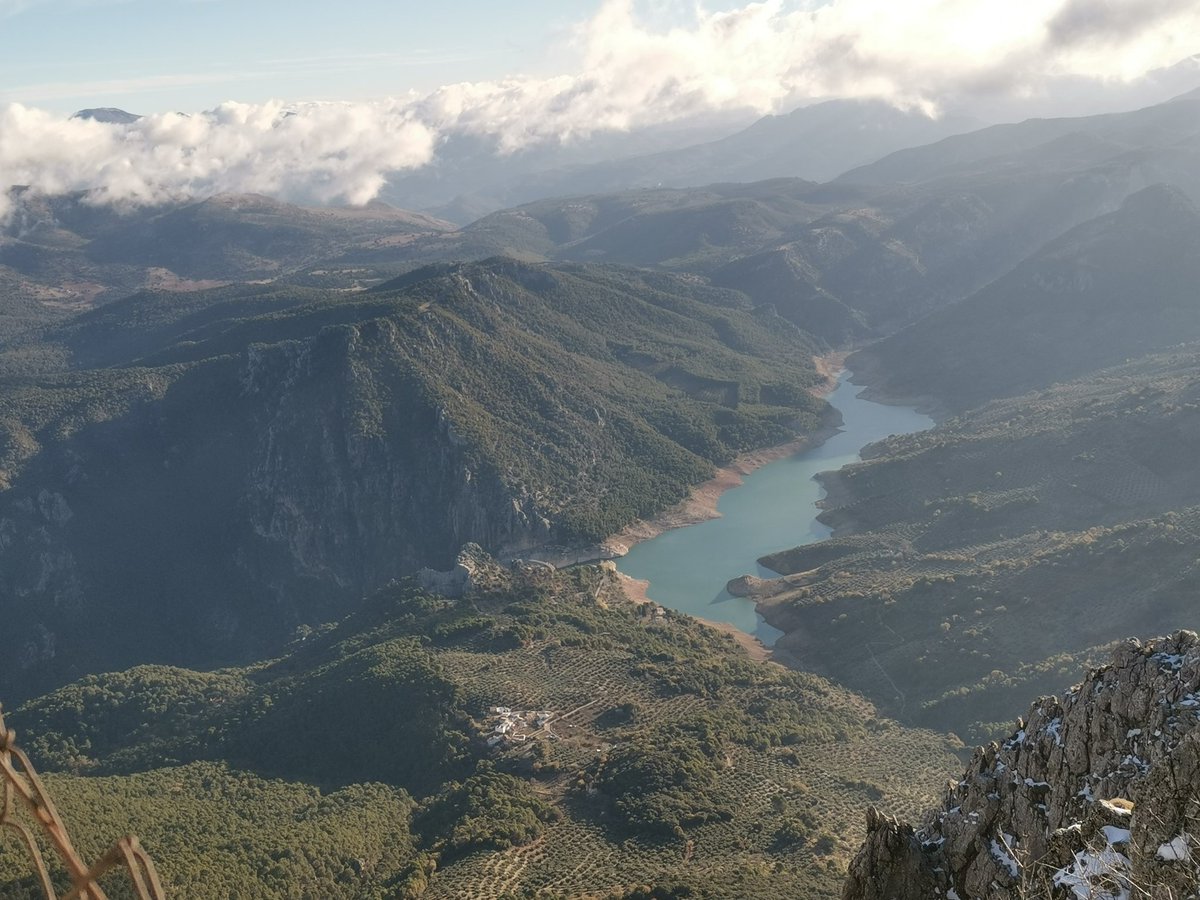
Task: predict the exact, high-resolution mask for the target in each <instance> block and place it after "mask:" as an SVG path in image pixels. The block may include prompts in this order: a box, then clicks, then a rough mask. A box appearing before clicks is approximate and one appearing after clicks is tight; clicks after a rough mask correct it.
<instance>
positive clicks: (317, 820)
mask: <svg viewBox="0 0 1200 900" xmlns="http://www.w3.org/2000/svg"><path fill="white" fill-rule="evenodd" d="M479 578H480V581H481V583H482V584H481V587H480V588H479V589H477V591H476V593H475V594H473V595H472V596H471V597H470V598H469V599H466V600H463V601H458V602H455V601H449V600H444V599H441V598H437V597H433V596H430V595H426V594H423V593H421V592H420V591H418V590H416V589H415V588H413V587H411V586H406V585H404V584H397V585H394V586H393V587H390V588H388V589H385V590H384V591H382V592H381V593H380V594H378V595H376V596H374V597H373V598H371V600H370V601H369V602H368V603H367V604H366V606H364V608H363V609H362V610H360V611H359V612H358V613H356V614H354V615H352V616H351V617H350V618H348V619H347V620H345V621H344V622H341V623H339V624H338V625H336V626H331V627H329V628H327V629H321V630H318V631H316V632H313V633H312V634H309V635H308V636H307V637H306V638H305V639H304V640H301V641H298V642H297V643H296V644H295V645H294V646H293V648H292V649H291V651H290V652H289V653H288V654H287V655H285V656H283V657H281V658H279V659H277V660H273V661H270V662H264V663H262V664H260V665H258V666H253V667H249V668H246V669H238V670H226V671H224V672H220V673H211V674H207V673H191V672H187V671H186V670H180V669H170V668H166V667H143V668H142V669H136V670H131V671H130V672H128V673H117V674H113V675H104V676H92V677H89V678H88V679H85V680H84V681H82V682H77V683H75V684H72V685H69V686H67V687H65V688H63V689H60V690H59V691H56V692H54V693H52V694H49V695H46V696H45V697H41V698H38V699H36V700H34V701H31V702H29V703H27V704H25V705H24V706H23V707H22V708H21V709H20V710H17V711H16V712H15V713H14V714H13V716H12V724H13V725H14V727H16V728H18V729H19V730H20V731H21V733H22V734H23V735H25V736H26V737H25V738H24V739H23V740H24V741H25V743H26V744H27V746H28V747H29V748H30V749H31V750H32V751H33V752H34V754H35V757H36V760H37V762H38V764H39V765H41V766H42V767H43V768H47V769H54V770H57V774H54V775H52V776H51V778H50V785H51V790H52V791H53V792H54V794H55V795H56V796H57V797H60V798H61V806H62V808H63V813H64V816H65V817H66V818H67V820H68V822H69V824H70V825H72V826H73V827H75V828H77V829H78V830H79V834H80V836H81V837H80V843H81V844H82V845H83V846H84V847H87V848H93V847H99V846H100V845H101V844H102V843H104V841H105V840H106V839H111V836H113V835H115V834H118V833H122V832H124V831H126V830H132V831H136V832H137V833H138V834H139V835H140V836H141V838H142V840H143V842H144V843H145V845H146V846H147V847H148V848H149V849H150V851H151V853H152V854H154V855H155V857H156V858H157V859H159V860H160V867H161V869H162V871H163V875H164V878H166V880H167V881H168V882H169V885H170V890H171V893H172V894H173V895H175V896H200V895H203V896H218V895H216V894H211V893H209V892H208V891H207V890H202V889H201V886H202V885H206V886H208V885H213V884H221V885H222V889H221V893H220V894H219V896H221V897H231V898H238V897H250V896H253V897H296V896H314V897H315V896H320V897H360V896H368V897H369V896H380V897H393V896H399V897H405V896H418V895H420V896H423V897H429V898H450V897H454V898H480V900H482V898H495V897H503V896H510V895H511V896H540V897H556V896H570V897H579V896H595V897H606V896H610V895H611V896H620V895H621V894H622V893H624V892H627V891H631V890H634V889H636V888H637V887H638V886H640V885H650V886H653V885H675V886H680V885H682V886H690V887H691V888H693V889H694V890H695V891H697V892H698V893H697V894H696V896H711V897H746V896H755V897H795V896H805V897H835V896H837V895H838V892H839V890H840V883H841V879H842V876H843V873H844V871H845V866H846V864H847V862H848V858H849V855H850V853H851V852H852V849H853V848H854V847H855V846H856V845H857V842H858V840H859V838H860V830H861V820H862V810H863V808H864V807H865V806H866V805H867V804H870V803H875V804H878V805H881V806H883V807H884V808H886V809H889V810H891V811H895V812H897V813H907V814H912V813H913V812H915V811H916V810H918V809H920V808H921V807H922V805H923V804H927V803H928V802H929V798H930V797H931V796H933V794H934V792H935V791H936V789H937V787H938V785H939V783H940V779H941V777H942V775H943V774H944V772H945V771H948V770H950V769H951V768H952V766H953V763H954V757H953V751H954V750H955V749H956V745H955V744H953V743H950V742H948V741H947V740H946V739H945V738H943V737H939V736H938V735H936V734H933V733H931V732H927V731H921V730H918V729H908V728H904V727H902V726H900V725H898V724H896V723H895V722H892V721H889V720H887V719H884V718H881V717H879V716H878V715H877V714H876V712H875V710H874V709H873V708H872V706H871V705H870V704H869V703H868V702H867V701H865V700H863V699H862V698H861V697H858V696H856V695H854V694H851V693H849V692H848V691H846V690H843V689H841V688H838V687H836V686H834V685H832V684H831V683H829V682H827V681H825V680H824V679H822V678H819V677H817V676H814V675H808V674H802V673H797V672H791V671H789V670H787V669H784V668H783V667H782V666H779V665H776V664H773V663H757V662H754V661H752V660H750V659H749V658H748V657H747V656H746V654H745V652H744V651H743V650H742V649H741V648H740V647H738V646H737V644H736V643H735V642H733V640H732V639H731V638H729V637H728V636H726V635H724V634H721V633H719V632H716V631H714V630H712V629H710V628H708V627H707V626H704V625H702V624H700V623H698V622H697V621H695V620H694V619H691V618H689V617H686V616H682V615H678V614H674V613H667V614H665V615H661V616H659V615H655V614H654V612H653V608H652V607H648V606H644V605H642V606H639V605H636V604H634V603H633V602H631V601H630V600H628V599H627V598H626V597H625V595H624V593H623V589H622V587H621V583H620V581H619V580H618V579H617V577H616V575H615V574H614V573H612V572H611V571H610V570H608V569H606V568H597V567H581V568H577V569H574V570H568V571H563V572H552V571H548V570H542V569H529V570H527V571H518V572H516V573H510V572H507V571H506V570H502V569H500V568H499V567H495V568H487V569H486V570H485V571H481V573H480V576H479ZM497 707H502V708H504V710H505V712H504V713H503V714H499V713H496V712H494V711H493V710H494V709H495V708H497ZM531 712H533V713H536V714H539V715H540V716H541V717H542V718H543V722H542V724H540V725H539V724H538V723H537V722H536V721H535V720H534V716H532V715H529V713H531ZM517 714H523V715H521V716H520V718H518V717H517ZM501 721H508V722H517V723H518V724H517V726H516V727H515V728H513V729H511V730H508V733H507V734H506V735H505V736H503V737H501V739H500V740H498V741H497V740H493V741H492V742H491V743H492V744H493V745H494V746H489V740H488V739H489V738H494V737H495V736H496V735H497V734H498V732H497V731H496V725H497V723H498V722H501ZM80 723H86V725H83V724H80ZM164 761H169V762H166V763H165V762H164ZM231 793H232V794H236V795H237V796H239V797H241V798H243V799H242V800H239V802H238V803H237V804H235V805H230V804H229V803H227V802H223V800H222V798H224V799H225V800H228V797H229V796H230V795H231ZM117 798H120V800H119V801H117ZM181 798H182V799H181ZM484 798H486V799H484ZM114 801H117V802H114ZM105 804H107V808H106V809H105V810H104V811H103V812H102V813H98V812H97V810H98V809H99V808H100V807H102V806H105ZM234 808H236V809H237V810H239V811H244V814H242V812H239V815H238V816H236V817H234V818H233V819H230V818H229V817H228V815H227V813H228V811H229V810H231V809H234ZM258 808H263V809H271V810H273V812H272V813H271V817H272V818H271V821H273V822H275V823H276V824H275V825H271V826H270V827H267V818H263V819H261V821H260V819H258V818H256V817H255V815H253V810H254V809H258ZM281 821H282V822H284V823H294V824H290V825H289V824H285V825H279V824H278V822H281ZM314 828H316V829H318V830H320V831H321V833H322V834H323V835H324V836H322V837H320V838H315V837H314V836H313V833H312V829H314ZM180 841H186V842H187V843H188V844H189V850H188V853H187V854H182V853H181V852H180V849H179V842H180ZM185 857H186V860H185ZM18 872H19V860H18V859H17V858H16V857H15V854H14V853H13V852H12V848H11V847H9V846H8V845H4V849H3V851H0V893H3V891H4V890H7V889H8V886H15V885H17V884H20V881H19V878H18ZM214 873H216V874H214ZM238 873H241V874H238ZM239 880H241V881H242V882H243V883H245V884H252V885H254V887H253V893H247V891H248V890H250V889H249V888H245V889H242V888H238V887H236V886H235V885H236V884H237V883H238V882H239ZM226 886H227V889H226ZM305 891H307V892H308V893H303V892H305ZM4 896H9V894H7V893H5V894H4Z"/></svg>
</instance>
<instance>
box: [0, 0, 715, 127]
mask: <svg viewBox="0 0 1200 900" xmlns="http://www.w3.org/2000/svg"><path fill="white" fill-rule="evenodd" d="M598 6H599V0H517V2H508V3H497V2H494V0H456V2H443V3H438V2H405V0H391V2H388V0H341V2H336V0H335V2H328V0H325V2H317V0H0V38H2V40H3V46H4V48H5V49H4V52H3V54H2V55H0V102H7V101H16V102H20V103H25V104H28V105H34V106H38V107H41V108H44V109H48V110H54V111H60V112H71V111H73V110H75V109H79V108H82V107H86V106H120V107H123V108H126V109H130V110H132V111H135V112H160V111H166V110H171V109H183V110H195V109H206V108H209V107H211V106H214V105H215V104H217V103H219V102H221V101H223V100H240V101H246V102H260V101H263V100H266V99H270V98H275V99H286V100H300V99H372V98H378V97H384V96H389V95H398V94H403V93H404V92H406V91H408V90H417V91H421V92H425V91H428V90H430V89H432V88H435V87H437V86H438V85H441V84H445V83H449V82H456V81H464V80H481V79H491V78H498V77H501V76H505V75H510V74H517V73H521V74H535V75H536V74H543V73H544V72H545V71H548V70H550V69H552V68H561V67H562V65H563V64H564V63H569V60H568V59H564V58H563V57H562V54H563V53H564V52H565V51H563V50H560V49H556V48H559V47H561V45H562V43H563V37H564V35H565V34H567V33H568V32H569V29H570V27H571V25H572V24H574V23H577V22H579V21H582V20H584V19H586V18H587V17H588V16H590V15H591V14H593V13H594V12H595V10H596V9H597V8H598ZM718 6H719V4H718Z"/></svg>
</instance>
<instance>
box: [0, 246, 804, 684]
mask: <svg viewBox="0 0 1200 900" xmlns="http://www.w3.org/2000/svg"><path fill="white" fill-rule="evenodd" d="M20 349H21V351H22V353H23V354H24V355H23V356H20V358H18V359H17V360H16V362H14V363H13V365H14V366H17V365H18V364H19V363H22V360H24V359H26V358H27V357H28V358H33V359H36V360H39V361H40V362H39V365H40V366H41V367H42V368H45V367H46V366H50V365H52V364H55V361H58V362H57V365H58V366H59V370H58V371H55V372H53V373H52V374H42V373H40V371H34V367H33V366H32V365H24V367H23V368H20V367H19V371H20V374H19V375H15V376H13V377H11V378H0V604H3V605H4V609H5V612H6V628H7V629H8V630H7V631H6V634H5V638H6V646H7V647H8V648H10V649H9V650H8V651H6V652H5V653H4V654H0V683H3V684H4V685H5V687H6V691H7V695H8V697H10V698H13V699H20V698H22V697H24V696H28V695H29V694H30V693H31V692H35V691H37V690H43V689H46V688H48V687H51V686H53V685H55V684H59V683H61V682H62V681H63V680H64V679H66V678H71V677H76V676H79V675H82V674H84V673H85V672H89V671H102V670H105V669H111V668H121V667H125V666H128V665H133V664H136V663H139V662H148V661H159V662H173V663H187V664H192V665H217V664H226V663H230V662H234V661H237V660H239V659H250V658H255V657H258V656H262V655H265V654H269V653H271V652H274V651H276V650H278V649H279V648H280V647H281V646H282V645H283V644H284V643H285V642H286V641H287V640H288V639H289V638H290V636H291V634H292V633H293V632H294V631H295V630H296V629H297V628H299V627H301V626H304V625H308V626H312V625H315V624H318V623H320V622H325V621H330V620H334V619H338V618H340V617H341V616H342V615H344V613H345V611H346V610H347V609H348V608H350V607H352V606H353V605H355V604H356V603H358V602H359V600H360V598H362V597H363V596H364V595H365V594H367V593H369V592H370V591H372V590H373V589H375V588H377V587H379V586H381V585H384V584H387V583H388V582H389V581H391V580H393V579H396V578H399V577H404V576H407V575H413V574H415V573H416V572H418V571H419V570H420V569H421V568H423V567H426V566H429V567H432V568H434V569H445V568H446V567H449V566H452V565H454V564H455V559H456V554H457V553H458V551H459V549H460V548H461V547H462V546H463V545H464V544H466V543H471V542H474V543H477V544H479V545H481V546H482V547H484V548H486V549H487V550H488V551H489V552H493V553H496V554H498V555H531V556H537V555H539V554H536V553H533V552H531V551H532V548H535V547H539V546H541V545H544V544H546V543H547V542H551V543H561V544H572V545H574V544H583V543H592V542H595V541H597V540H599V539H601V538H603V537H605V536H607V535H608V534H611V533H614V532H616V531H618V530H619V529H620V528H622V527H623V526H624V525H626V524H627V523H628V522H630V521H631V520H633V519H635V518H637V517H639V516H648V515H650V514H652V513H654V512H657V511H658V510H660V509H662V508H664V507H666V506H669V505H670V504H672V503H675V502H678V501H679V500H681V499H682V498H683V497H684V496H685V495H686V493H687V491H688V488H689V486H690V485H692V484H696V483H698V482H701V481H703V480H704V479H706V478H707V477H709V475H710V474H711V472H712V466H713V464H714V463H717V462H722V461H724V460H726V459H728V458H730V457H731V456H733V455H734V454H736V453H738V452H740V451H742V450H746V449H750V448H752V447H758V446H764V445H768V444H772V443H777V442H781V441H783V440H786V439H789V438H791V437H793V436H794V435H795V433H796V431H797V430H801V431H808V430H811V429H813V428H815V427H816V425H817V424H818V423H819V421H820V414H821V410H822V409H823V407H824V404H823V402H822V401H821V400H819V399H817V398H816V397H814V396H812V394H811V393H810V392H809V388H811V387H812V386H813V385H814V384H816V383H817V382H818V381H819V379H820V377H819V376H818V375H817V373H816V372H815V371H814V368H813V365H812V347H811V345H809V344H807V343H806V342H805V340H804V335H803V334H802V333H801V332H800V331H798V330H797V329H796V328H795V326H793V325H791V324H790V323H788V322H786V321H784V320H782V319H780V318H779V317H777V316H775V315H774V314H772V313H770V312H760V311H757V310H754V309H752V308H751V307H750V305H749V301H747V300H746V298H745V297H743V296H741V295H739V294H734V293H732V292H728V291H720V290H715V289H712V288H709V287H706V286H704V285H700V284H698V283H695V282H694V281H689V280H684V279H679V278H673V277H667V276H655V275H648V274H645V273H635V272H632V271H629V270H623V269H614V268H608V267H592V266H572V267H549V266H545V267H539V266H525V265H522V264H519V263H515V262H513V261H511V260H493V261H491V262H489V263H481V264H477V265H463V266H447V267H439V268H432V269H428V270H423V271H419V272H414V273H409V274H408V275H407V276H405V277H404V278H402V279H399V280H398V281H396V282H394V283H392V284H390V285H388V286H387V288H386V289H381V290H379V291H376V292H373V293H352V294H343V293H338V292H319V291H307V290H296V289H290V288H286V287H281V288H279V289H278V290H276V291H274V292H271V293H266V294H264V293H263V292H262V291H261V290H259V289H258V288H254V287H248V288H245V289H244V293H243V291H242V290H241V289H239V290H235V289H227V290H223V291H213V292H208V293H204V294H202V295H190V296H189V297H188V298H187V299H186V301H182V300H180V299H179V298H178V297H177V296H174V295H158V294H142V295H137V296H135V297H130V298H128V299H126V300H123V301H120V302H118V303H114V304H110V305H109V306H106V307H104V308H103V309H100V310H96V311H94V312H93V313H89V314H86V315H82V316H79V317H78V318H77V319H76V320H74V321H73V322H72V323H71V324H70V326H69V327H67V326H64V327H63V328H61V329H58V330H55V331H51V332H49V333H48V334H47V335H45V336H44V337H42V338H39V340H38V341H36V342H33V343H31V344H29V345H27V346H26V345H23V346H22V347H21V348H20ZM3 350H4V345H3V343H2V342H0V356H3Z"/></svg>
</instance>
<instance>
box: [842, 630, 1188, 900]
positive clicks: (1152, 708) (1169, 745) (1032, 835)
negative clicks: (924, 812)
mask: <svg viewBox="0 0 1200 900" xmlns="http://www.w3.org/2000/svg"><path fill="white" fill-rule="evenodd" d="M1198 721H1200V637H1197V635H1196V634H1194V633H1192V632H1187V631H1181V632H1178V633H1176V634H1174V635H1172V636H1171V637H1168V638H1162V639H1159V640H1155V641H1151V642H1149V643H1146V644H1142V643H1139V642H1137V641H1133V640H1131V641H1128V642H1126V643H1125V644H1124V645H1122V646H1121V647H1120V648H1119V649H1118V650H1116V651H1115V652H1114V654H1113V657H1112V661H1111V663H1110V664H1109V665H1107V666H1105V667H1103V668H1100V669H1097V670H1095V671H1093V672H1092V673H1091V674H1089V675H1088V677H1087V678H1086V679H1085V680H1084V681H1083V683H1082V684H1080V685H1077V686H1076V687H1074V688H1072V689H1071V690H1070V691H1069V692H1068V693H1066V694H1065V695H1063V696H1062V697H1057V698H1055V697H1051V698H1043V699H1041V700H1039V701H1038V702H1037V703H1035V704H1034V706H1033V707H1032V709H1031V711H1030V713H1029V717H1028V721H1027V722H1018V723H1017V729H1016V731H1015V732H1014V733H1013V734H1012V736H1011V737H1010V738H1009V739H1008V740H1007V741H1005V742H1004V743H1003V744H995V743H993V744H991V745H990V746H987V747H983V748H980V749H978V750H977V751H976V752H975V754H974V756H973V758H972V759H971V762H970V764H969V765H968V767H967V770H966V772H965V774H964V776H963V778H962V780H961V781H959V782H958V783H957V784H953V785H952V786H951V787H950V789H949V790H948V792H947V794H946V798H945V801H944V803H943V805H942V808H941V809H938V810H936V811H933V812H931V813H930V814H929V815H928V816H927V818H926V820H925V821H924V823H923V824H922V825H921V826H919V827H913V826H912V825H909V824H907V823H903V822H899V821H897V820H895V819H892V818H890V817H887V816H884V815H881V814H879V813H877V812H876V811H875V810H871V811H870V812H869V813H868V816H867V839H866V843H865V844H864V846H863V848H862V850H861V851H860V852H859V854H858V856H857V857H856V859H855V860H854V862H853V864H852V865H851V869H850V875H849V879H848V881H847V884H846V888H845V892H844V894H843V897H844V900H929V898H937V897H944V898H947V900H954V898H958V900H1015V898H1022V900H1024V898H1050V897H1055V898H1057V897H1062V898H1071V900H1089V898H1090V900H1133V898H1143V897H1144V898H1154V900H1167V898H1170V900H1183V898H1187V897H1196V896H1198V895H1200V728H1197V727H1196V726H1197V722H1198Z"/></svg>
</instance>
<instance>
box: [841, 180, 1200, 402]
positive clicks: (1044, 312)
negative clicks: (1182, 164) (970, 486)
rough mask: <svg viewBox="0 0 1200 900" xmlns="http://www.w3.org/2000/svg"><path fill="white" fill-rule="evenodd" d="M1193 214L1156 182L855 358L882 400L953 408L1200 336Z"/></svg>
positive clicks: (1199, 256) (1198, 245) (1199, 250)
mask: <svg viewBox="0 0 1200 900" xmlns="http://www.w3.org/2000/svg"><path fill="white" fill-rule="evenodd" d="M1198 285H1200V213H1198V212H1197V211H1196V207H1195V206H1194V205H1193V204H1192V203H1191V201H1190V200H1189V199H1188V198H1187V197H1186V196H1185V195H1184V194H1183V193H1182V192H1181V191H1179V190H1178V189H1175V188H1171V187H1168V186H1166V185H1156V186H1153V187H1149V188H1146V189H1145V190H1143V191H1140V192H1138V193H1137V194H1135V195H1133V196H1132V197H1130V198H1129V199H1128V200H1126V201H1125V203H1124V204H1123V205H1122V206H1121V208H1120V209H1119V210H1118V211H1116V212H1114V213H1111V214H1109V215H1105V216H1102V217H1100V218H1098V219H1095V220H1092V221H1090V222H1086V223H1084V224H1083V225H1080V226H1078V227H1076V228H1074V229H1072V230H1071V231H1069V232H1067V233H1066V234H1064V235H1063V236H1062V237H1060V238H1058V239H1057V240H1055V241H1052V242H1051V243H1050V244H1048V245H1047V246H1046V247H1044V248H1043V249H1042V250H1040V251H1039V252H1038V253H1036V254H1034V255H1033V256H1032V257H1030V258H1029V259H1027V260H1026V261H1024V262H1023V263H1021V264H1020V265H1019V266H1017V267H1016V268H1015V269H1014V270H1013V271H1012V272H1010V273H1009V274H1007V275H1005V276H1004V277H1003V278H999V279H997V280H996V281H995V282H993V283H992V284H990V285H988V286H987V287H986V288H984V289H983V290H982V291H980V292H979V293H977V294H975V295H974V296H972V297H970V298H968V299H967V300H964V301H963V302H962V303H959V304H957V305H955V306H952V307H950V308H948V309H945V310H943V311H940V312H937V313H933V314H931V315H930V316H927V317H926V318H924V319H922V320H921V321H919V322H917V323H916V324H914V325H912V326H910V327H909V328H907V329H905V330H904V331H901V332H900V333H898V334H896V335H893V336H892V337H890V338H887V339H886V340H884V341H881V342H880V343H879V344H876V345H874V346H872V347H870V348H867V349H866V350H864V351H863V352H861V353H859V354H856V355H855V356H854V357H853V359H852V360H851V363H850V364H851V365H852V366H855V367H857V368H856V371H859V372H860V373H861V377H863V378H865V379H867V380H868V381H870V382H871V384H872V385H873V387H874V388H875V389H876V390H877V391H879V392H881V393H882V394H884V395H888V396H893V397H907V398H918V399H926V400H927V402H928V398H932V400H933V402H935V403H936V404H938V405H940V406H943V407H946V408H948V409H950V410H952V411H960V410H963V409H969V408H970V407H972V406H976V405H978V404H979V403H981V402H984V401H986V400H989V399H992V398H995V397H1008V396H1013V395H1015V394H1021V393H1024V392H1025V391H1028V390H1033V389H1036V388H1041V387H1045V386H1047V385H1049V384H1052V383H1053V382H1055V381H1064V380H1067V379H1071V378H1075V377H1078V376H1080V375H1083V374H1085V373H1087V372H1091V371H1094V370H1096V369H1100V368H1104V367H1106V366H1111V365H1115V364H1117V363H1120V362H1123V361H1125V360H1126V359H1130V358H1133V357H1137V356H1140V355H1142V354H1144V353H1147V352H1149V351H1152V350H1156V349H1162V348H1165V347H1169V346H1171V345H1173V344H1176V343H1179V342H1180V341H1187V340H1195V339H1196V338H1197V337H1200V290H1198V287H1197V286H1198Z"/></svg>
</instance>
